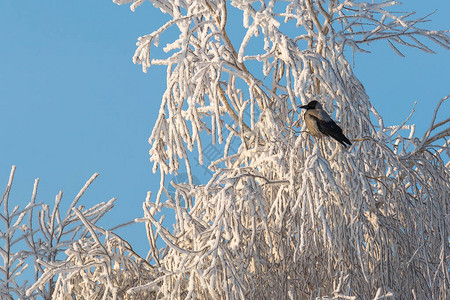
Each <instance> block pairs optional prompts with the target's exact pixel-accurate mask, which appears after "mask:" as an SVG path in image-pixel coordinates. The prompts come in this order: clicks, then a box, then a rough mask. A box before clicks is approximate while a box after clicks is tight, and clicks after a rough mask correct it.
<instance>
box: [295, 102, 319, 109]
mask: <svg viewBox="0 0 450 300" xmlns="http://www.w3.org/2000/svg"><path fill="white" fill-rule="evenodd" d="M299 107H300V108H305V109H315V108H322V105H320V103H319V102H317V101H316V100H313V101H311V102H309V103H308V104H306V105H302V106H299Z"/></svg>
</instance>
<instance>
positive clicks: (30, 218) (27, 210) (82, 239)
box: [0, 166, 115, 299]
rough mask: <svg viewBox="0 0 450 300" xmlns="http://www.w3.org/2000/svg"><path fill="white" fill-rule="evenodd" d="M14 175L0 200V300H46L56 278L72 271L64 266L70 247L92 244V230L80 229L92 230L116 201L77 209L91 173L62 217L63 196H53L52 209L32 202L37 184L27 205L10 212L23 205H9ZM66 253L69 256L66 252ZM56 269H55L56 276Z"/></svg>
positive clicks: (36, 181) (35, 196)
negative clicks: (90, 242)
mask: <svg viewBox="0 0 450 300" xmlns="http://www.w3.org/2000/svg"><path fill="white" fill-rule="evenodd" d="M15 171H16V167H15V166H13V167H12V169H11V173H10V176H9V180H8V184H7V185H6V189H5V192H4V193H3V195H2V197H1V200H0V205H1V206H2V208H3V210H2V211H1V212H0V242H1V245H0V255H1V257H2V260H3V262H2V264H1V265H0V270H1V276H0V298H1V299H38V298H39V299H51V297H52V294H54V290H55V285H56V280H57V275H58V274H59V273H61V272H64V273H67V270H73V269H74V268H73V266H71V265H70V264H69V263H68V262H66V255H64V252H65V251H66V250H68V249H69V248H72V247H73V245H74V241H77V242H76V243H75V245H77V244H81V243H86V242H87V241H89V240H90V239H92V236H91V235H90V231H89V229H90V228H91V227H92V225H91V226H90V227H88V226H85V224H86V223H90V224H95V223H96V222H97V221H98V220H99V219H100V218H101V217H103V216H104V215H105V214H106V213H107V212H108V211H109V210H110V209H111V208H112V207H113V206H114V205H113V203H114V201H115V198H113V199H111V200H110V201H108V202H102V203H99V204H97V205H95V206H94V207H92V208H89V209H86V208H84V206H82V205H79V201H80V198H81V196H82V195H83V194H84V192H85V191H86V189H87V188H88V187H89V185H90V184H91V183H92V182H93V181H94V180H95V178H96V177H97V176H98V174H97V173H95V174H94V175H92V177H91V178H90V179H89V180H88V181H87V182H86V184H85V185H84V186H83V188H82V189H81V190H80V192H79V193H78V194H77V196H76V197H75V199H74V200H73V201H72V202H71V203H70V205H69V207H68V210H67V213H66V214H65V215H63V214H62V213H63V212H62V211H61V208H60V204H61V200H62V196H63V193H62V191H60V192H59V193H58V194H57V195H56V198H55V202H54V205H53V208H51V207H52V206H51V205H48V204H44V203H43V202H36V199H37V191H38V185H39V179H36V180H35V182H34V187H33V189H32V194H31V200H30V201H29V202H28V204H27V205H25V207H20V205H14V206H13V205H12V204H14V203H18V202H22V201H20V200H18V199H15V200H13V201H11V199H10V192H11V189H12V186H13V181H14V174H15ZM86 252H87V253H89V252H88V251H86ZM65 253H66V254H70V252H68V251H66V252H65ZM55 266H59V267H60V268H59V269H57V270H56V269H55ZM71 267H72V268H71ZM49 271H50V272H49ZM58 271H59V272H58ZM39 278H40V280H38V279H39ZM37 287H39V288H37ZM27 290H28V292H27Z"/></svg>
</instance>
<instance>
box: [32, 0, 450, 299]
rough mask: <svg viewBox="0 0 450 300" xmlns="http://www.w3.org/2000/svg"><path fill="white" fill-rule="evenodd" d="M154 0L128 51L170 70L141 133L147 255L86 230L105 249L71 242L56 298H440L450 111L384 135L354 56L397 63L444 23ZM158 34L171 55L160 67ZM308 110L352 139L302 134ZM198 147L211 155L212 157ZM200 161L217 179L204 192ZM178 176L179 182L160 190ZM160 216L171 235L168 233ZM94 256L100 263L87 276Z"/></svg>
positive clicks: (329, 8) (128, 0)
mask: <svg viewBox="0 0 450 300" xmlns="http://www.w3.org/2000/svg"><path fill="white" fill-rule="evenodd" d="M114 2H116V3H118V4H131V9H132V10H134V9H136V8H137V7H138V6H139V5H141V4H142V3H143V2H144V1H143V0H114ZM150 2H151V3H152V4H153V5H154V6H155V7H156V8H157V9H159V10H160V11H161V12H162V13H164V14H166V16H169V17H170V20H169V21H168V22H167V23H165V24H163V25H161V26H160V27H159V28H158V29H156V30H154V31H153V32H151V33H149V34H148V35H145V36H142V37H140V38H139V39H138V43H137V49H136V52H135V55H134V57H133V61H134V63H136V64H140V65H141V66H142V68H143V71H144V72H146V71H147V69H148V68H150V67H152V66H153V65H163V66H166V68H167V86H166V90H165V92H164V94H163V95H162V98H161V105H160V108H159V116H158V118H157V120H156V123H155V126H154V128H153V131H152V133H151V136H150V139H149V142H150V144H151V148H150V160H151V162H152V164H153V171H154V172H159V174H160V176H161V181H160V188H159V190H158V191H157V192H156V193H154V195H151V194H150V193H149V194H148V196H147V199H146V201H145V202H144V203H143V210H144V215H143V217H141V218H139V219H137V221H138V222H142V223H143V224H144V225H145V226H146V228H147V238H148V241H149V252H148V255H147V257H145V258H132V257H136V256H134V255H135V254H133V253H132V252H130V251H129V249H130V248H127V247H126V243H125V242H124V241H123V240H120V239H119V238H118V237H114V240H115V243H112V242H111V243H110V241H111V238H112V237H111V236H110V235H107V238H106V240H105V241H101V240H100V239H99V238H96V236H97V235H98V234H100V233H101V234H106V233H105V232H103V231H102V229H101V228H97V227H95V226H92V224H90V223H89V222H88V221H87V220H85V221H84V223H85V225H86V228H88V229H89V231H90V232H91V237H92V239H91V240H90V242H89V243H90V244H89V247H88V248H89V249H94V250H95V249H97V248H98V251H91V252H89V253H88V252H86V251H81V250H80V249H81V248H80V247H82V245H77V246H76V244H74V245H73V247H72V248H71V249H72V250H71V252H70V253H68V258H67V262H70V263H71V264H72V265H73V266H74V267H73V269H69V268H65V269H61V268H62V267H61V266H60V265H53V266H49V268H48V269H47V270H48V271H47V272H49V273H48V274H59V278H60V279H59V280H58V281H57V284H56V287H55V290H56V291H57V292H56V293H55V294H54V297H56V298H60V299H64V294H65V293H68V292H71V293H72V294H73V293H75V292H76V293H78V294H77V295H78V296H79V297H81V298H85V299H87V298H89V297H91V298H92V297H93V296H92V295H94V296H95V297H93V298H94V299H100V298H101V297H108V298H110V297H118V298H129V299H147V298H151V299H314V298H319V299H330V298H334V299H383V298H400V299H446V298H448V297H450V295H449V294H450V293H449V285H450V278H449V268H450V261H449V255H450V248H449V222H450V218H449V205H450V200H449V199H450V170H449V167H450V164H449V153H450V146H449V143H450V142H449V141H450V139H449V137H450V127H449V124H450V119H449V118H447V117H448V116H445V118H446V119H445V118H444V120H441V119H440V117H439V116H438V112H439V109H440V108H441V107H442V106H444V105H448V96H446V97H444V98H442V99H441V100H440V101H439V102H438V103H437V106H436V110H435V112H434V115H433V116H430V118H431V120H430V127H429V128H428V130H427V131H426V133H425V134H424V135H423V136H422V137H417V136H416V134H415V130H416V127H415V125H408V124H407V122H408V119H409V118H408V119H407V120H399V123H400V124H399V125H395V126H386V125H385V123H384V122H383V118H382V116H380V114H379V113H378V112H377V110H376V108H375V107H374V106H373V105H372V104H371V102H370V100H369V95H367V94H366V92H365V90H364V87H363V84H362V83H361V82H360V81H359V80H358V79H357V78H356V76H355V74H354V73H353V70H352V66H351V64H350V63H349V57H348V56H349V55H350V56H351V55H352V53H359V52H364V53H365V52H369V49H370V45H371V44H372V43H374V42H382V41H384V42H386V43H387V44H388V45H389V46H390V47H391V48H392V50H393V51H394V52H396V53H397V54H399V55H400V56H404V54H403V53H402V52H401V51H402V50H401V49H402V48H401V47H403V48H408V47H409V48H416V49H418V50H421V51H425V52H428V53H434V51H433V49H432V46H431V45H432V44H437V45H438V46H442V47H443V48H445V49H449V47H450V37H449V35H448V31H435V30H430V29H425V28H424V23H425V22H427V21H428V19H427V18H428V17H417V16H416V15H415V14H414V13H398V12H396V11H397V10H398V9H397V8H396V7H397V5H398V4H399V3H398V2H394V1H384V2H381V1H356V0H346V1H338V0H329V1H326V0H299V1H244V0H233V1H221V0H214V1H212V0H203V1H191V0H187V1H174V0H168V1H161V0H150ZM231 22H232V23H233V24H231ZM236 24H242V28H241V29H242V30H241V31H240V32H239V33H240V34H241V35H239V36H237V35H236V36H232V34H231V31H229V28H230V26H232V25H233V26H235V25H236ZM173 32H178V35H174V34H173ZM236 32H237V31H233V33H234V34H237V33H236ZM160 37H164V40H168V42H167V43H166V44H165V45H164V48H163V50H164V51H165V53H166V54H165V55H160V56H158V57H154V56H152V52H151V50H152V48H153V47H158V46H159V39H160ZM312 100H316V101H319V102H320V103H321V104H322V105H323V107H324V109H325V110H326V111H327V112H329V113H330V114H332V115H333V118H334V119H335V120H336V121H337V123H338V124H339V125H340V126H341V127H342V128H343V130H344V133H345V135H346V136H348V137H349V138H350V140H351V141H352V143H353V146H352V147H350V148H349V149H348V150H346V149H344V148H343V147H342V146H341V145H339V144H338V143H336V142H335V141H334V140H332V139H327V138H323V139H316V138H313V137H311V136H310V134H309V133H308V132H307V130H306V128H305V126H304V122H303V118H302V115H301V112H300V111H299V110H298V106H299V105H301V104H307V103H308V102H309V101H312ZM428 100H430V101H431V100H432V99H428ZM392 101H394V99H392ZM209 145H213V146H214V147H215V148H216V149H220V152H221V157H220V158H218V159H215V160H213V161H210V160H208V158H207V157H205V152H204V151H205V148H206V147H208V146H209ZM232 145H235V147H232ZM193 159H195V160H197V161H198V162H199V164H201V165H203V166H205V167H207V168H208V169H209V170H210V171H211V172H212V175H211V177H210V178H209V179H208V180H206V181H205V182H202V183H201V184H194V180H193V174H194V173H195V170H196V166H195V165H194V164H193V163H192V161H193ZM178 172H186V173H187V180H186V182H177V183H175V182H173V185H174V186H175V192H174V193H169V192H168V190H167V185H168V177H169V176H168V175H171V174H177V173H178ZM167 211H171V212H172V213H173V214H174V216H175V223H174V225H173V229H172V228H167V227H164V226H163V225H162V220H163V218H164V214H165V212H167ZM77 214H78V215H79V218H80V219H81V220H83V217H82V214H81V213H79V212H78V213H77ZM158 241H161V242H162V243H163V244H164V246H163V247H161V246H159V245H160V244H159V243H158ZM111 245H116V246H117V245H118V246H117V247H118V248H116V249H122V250H121V251H119V252H117V251H113V248H111V247H112V246H111ZM94 246H95V247H94ZM77 249H78V250H77ZM127 249H128V251H129V252H127V253H128V254H125V250H127ZM77 251H78V252H77ZM75 253H78V254H75ZM130 253H131V254H130ZM95 255H97V256H95ZM114 255H115V256H114ZM94 258H95V259H94ZM94 260H96V261H97V262H98V261H99V260H100V261H101V262H102V266H103V267H102V268H100V269H99V270H98V271H96V272H90V273H89V272H87V271H86V270H88V269H89V268H90V267H92V266H93V265H92V264H89V263H91V262H92V261H94ZM44 275H45V274H44ZM72 279H73V280H72ZM133 279H134V280H133ZM136 279H138V280H136ZM38 283H39V284H41V285H42V284H43V283H45V276H42V277H41V279H39V280H38ZM95 283H96V284H99V285H100V286H102V288H101V289H99V288H96V287H95V285H94V284H95ZM39 284H37V285H36V287H37V286H39ZM36 287H35V288H36ZM77 287H80V288H78V289H76V288H77ZM29 291H30V290H29Z"/></svg>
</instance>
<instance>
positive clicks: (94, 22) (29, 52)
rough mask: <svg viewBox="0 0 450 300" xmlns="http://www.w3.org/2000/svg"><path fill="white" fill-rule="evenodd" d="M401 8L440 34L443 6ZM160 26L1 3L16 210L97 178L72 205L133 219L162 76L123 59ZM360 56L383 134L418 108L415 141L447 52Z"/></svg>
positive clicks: (151, 182)
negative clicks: (104, 205)
mask: <svg viewBox="0 0 450 300" xmlns="http://www.w3.org/2000/svg"><path fill="white" fill-rule="evenodd" d="M405 3H406V4H405V5H403V8H404V9H403V8H402V10H415V11H417V12H418V15H419V16H423V15H425V14H428V13H430V12H432V11H433V10H434V9H438V11H437V12H436V14H435V15H434V16H432V17H431V19H432V20H433V22H431V23H428V25H427V26H428V28H433V29H449V27H450V26H449V22H448V15H450V1H447V0H434V1H422V0H409V1H405ZM166 18H167V16H165V15H163V14H162V13H160V11H159V10H157V9H155V8H154V7H153V6H152V5H151V4H150V3H149V2H145V3H144V5H142V6H141V7H139V8H138V9H137V10H136V12H135V13H133V12H131V11H130V9H129V6H117V5H115V4H113V3H112V1H107V0H96V1H92V0H90V1H87V0H77V1H48V0H45V1H35V0H33V1H32V0H24V1H1V3H0V28H1V32H2V34H1V47H0V113H1V117H0V140H1V146H0V158H1V159H0V186H1V188H2V189H3V188H4V186H5V185H6V183H7V180H8V176H9V171H10V168H11V165H13V164H14V165H17V171H16V177H15V184H14V188H13V192H12V194H11V201H14V204H21V205H25V204H26V203H27V202H28V201H29V199H30V197H31V192H32V187H33V182H34V179H35V178H38V177H39V178H40V186H39V190H38V201H43V202H46V203H53V202H54V198H55V195H56V194H57V193H58V191H59V190H62V191H64V196H63V200H64V203H65V204H64V205H65V206H67V205H68V203H70V202H71V201H72V200H73V198H74V197H75V195H76V194H77V192H78V191H79V189H80V188H81V187H82V186H83V185H84V183H85V181H86V180H87V179H88V178H90V176H91V175H92V174H93V173H94V172H98V173H100V176H99V178H98V179H97V180H96V181H95V183H94V184H93V185H92V186H91V187H90V189H89V190H88V192H87V193H86V194H85V196H84V198H83V200H82V203H84V204H85V205H86V206H92V205H94V204H95V203H98V202H101V201H107V200H109V199H110V198H112V197H117V198H118V200H117V202H116V207H115V208H114V209H113V211H112V212H110V213H109V215H108V216H107V217H106V218H105V219H104V220H103V223H102V224H103V225H104V226H105V227H110V226H112V225H115V224H117V223H119V222H125V221H128V220H131V219H134V218H136V217H140V216H142V202H143V201H144V200H145V197H146V192H147V191H148V190H153V191H154V192H155V193H156V191H157V188H158V185H159V174H156V175H153V174H152V172H151V164H150V163H149V155H148V150H149V147H150V146H149V144H148V142H147V140H148V137H149V136H150V133H151V129H152V126H153V125H154V122H155V120H156V113H157V111H158V108H159V103H160V98H161V95H162V93H163V91H164V88H165V78H166V77H165V68H162V67H154V68H151V69H149V71H148V73H147V74H144V73H142V71H141V66H140V65H134V64H133V63H132V60H131V59H132V56H133V53H134V50H135V43H136V40H137V38H138V37H139V36H140V35H144V34H147V33H150V32H152V31H153V30H155V29H156V28H157V27H158V26H159V25H161V24H163V23H164V22H165V20H166ZM232 34H233V33H231V35H232ZM161 45H162V43H161ZM366 48H368V49H371V50H372V52H373V53H372V54H362V55H357V56H356V59H355V65H356V70H355V72H356V74H357V76H358V77H359V79H360V80H361V81H362V83H363V84H364V86H365V88H366V91H367V93H368V94H369V96H370V97H371V99H372V102H373V104H374V105H375V107H376V108H377V109H378V110H379V111H380V113H381V114H382V116H384V117H385V121H386V123H387V124H391V125H392V124H400V123H401V122H402V121H403V120H404V119H405V118H406V117H407V116H408V115H409V113H410V110H411V108H412V105H413V102H414V101H415V100H418V101H419V103H418V105H417V107H416V114H415V117H414V118H413V119H412V122H414V123H416V124H417V126H418V131H419V132H420V133H423V132H424V131H425V129H426V128H427V126H428V125H429V119H430V117H431V114H432V112H433V110H434V107H435V105H436V103H437V102H438V100H439V99H441V98H442V97H444V96H445V95H446V94H448V93H450V89H449V87H450V76H449V73H448V70H449V67H450V52H449V51H446V50H444V49H442V48H437V47H433V49H436V50H437V52H438V54H437V55H430V54H426V53H422V52H419V51H418V50H414V49H406V50H405V48H404V47H400V49H401V50H405V51H404V53H405V54H406V55H407V57H406V58H401V57H399V56H397V55H396V54H395V53H394V52H393V51H392V50H391V49H390V48H389V46H388V44H387V43H385V42H380V43H378V44H372V45H370V46H368V47H366ZM443 115H446V117H448V116H449V115H450V105H448V104H447V105H446V106H445V107H444V110H443V113H442V114H441V118H443ZM412 122H410V123H412ZM133 229H134V230H133V231H131V230H129V231H128V232H126V233H125V234H124V235H125V237H126V238H127V239H129V240H130V242H131V243H132V244H133V245H134V246H135V247H136V248H138V249H137V250H138V251H139V252H140V253H143V252H142V250H144V252H145V249H146V246H145V245H146V241H145V238H144V237H145V231H144V228H143V226H135V227H134V228H133ZM140 247H142V248H140Z"/></svg>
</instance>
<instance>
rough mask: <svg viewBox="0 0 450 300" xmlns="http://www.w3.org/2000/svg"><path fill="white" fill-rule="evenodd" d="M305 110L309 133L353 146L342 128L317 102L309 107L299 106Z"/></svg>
mask: <svg viewBox="0 0 450 300" xmlns="http://www.w3.org/2000/svg"><path fill="white" fill-rule="evenodd" d="M299 107H300V108H305V109H306V113H305V122H306V128H308V131H309V132H310V133H311V134H312V135H313V136H317V137H321V136H322V135H326V136H331V137H332V138H333V139H335V140H336V141H338V142H339V143H341V144H342V145H344V147H345V148H347V145H351V144H352V143H350V141H349V140H348V138H347V137H346V136H345V135H344V134H343V133H342V129H341V127H339V126H338V125H337V124H336V123H335V122H334V121H333V119H331V118H330V116H329V115H328V114H327V113H326V111H324V110H323V109H322V105H321V104H320V103H319V102H317V101H311V102H309V103H308V104H307V105H302V106H299Z"/></svg>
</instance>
